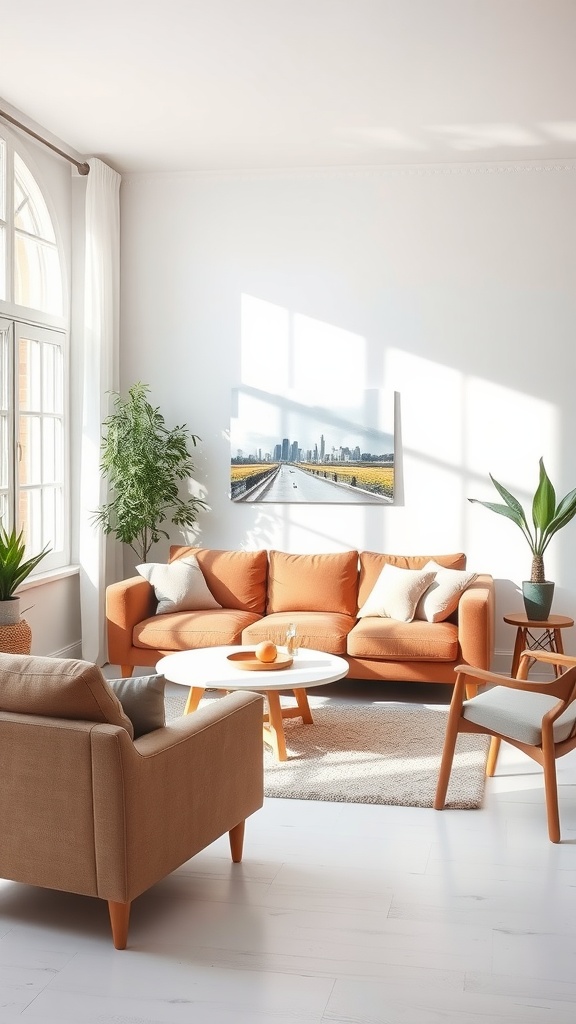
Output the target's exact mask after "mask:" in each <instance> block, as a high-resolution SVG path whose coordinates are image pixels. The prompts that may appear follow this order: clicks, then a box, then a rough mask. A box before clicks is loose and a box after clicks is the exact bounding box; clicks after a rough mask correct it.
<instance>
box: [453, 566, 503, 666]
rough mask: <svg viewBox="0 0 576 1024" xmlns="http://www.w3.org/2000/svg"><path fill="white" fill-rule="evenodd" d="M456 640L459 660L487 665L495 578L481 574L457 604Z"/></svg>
mask: <svg viewBox="0 0 576 1024" xmlns="http://www.w3.org/2000/svg"><path fill="white" fill-rule="evenodd" d="M458 643H459V645H460V651H461V656H462V661H463V662H465V663H466V664H467V665H476V666H478V667H479V668H482V669H488V668H490V665H491V662H492V657H493V655H494V580H493V578H492V576H489V575H480V576H478V577H477V578H476V579H475V580H474V582H473V583H472V584H471V585H470V586H469V587H468V588H467V590H465V591H464V593H463V594H462V596H461V598H460V601H459V603H458Z"/></svg>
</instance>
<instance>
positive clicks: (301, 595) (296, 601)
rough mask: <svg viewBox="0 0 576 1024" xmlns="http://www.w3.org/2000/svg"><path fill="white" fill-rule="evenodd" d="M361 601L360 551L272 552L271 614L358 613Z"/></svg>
mask: <svg viewBox="0 0 576 1024" xmlns="http://www.w3.org/2000/svg"><path fill="white" fill-rule="evenodd" d="M357 602H358V552H357V551H342V552H335V553H330V554H322V555H289V554H286V553H285V552H283V551H271V552H270V565H269V570H268V602H267V606H266V610H267V612H268V614H269V615H270V614H272V613H274V612H290V611H294V612H297V611H301V612H340V613H341V614H344V615H355V614H356V608H357Z"/></svg>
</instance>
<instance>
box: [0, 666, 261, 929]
mask: <svg viewBox="0 0 576 1024" xmlns="http://www.w3.org/2000/svg"><path fill="white" fill-rule="evenodd" d="M132 737H133V729H132V724H131V722H130V720H129V719H128V718H127V717H126V716H125V714H124V712H123V710H122V706H121V704H120V702H119V701H118V699H117V698H116V696H115V695H114V693H113V691H112V689H111V687H110V686H109V685H108V683H107V682H106V680H105V679H104V677H103V675H102V673H101V671H100V669H98V668H96V667H95V666H94V665H91V664H89V663H87V662H84V661H74V660H69V659H56V658H39V657H28V656H25V655H10V654H2V655H0V821H1V822H2V843H1V844H0V877H2V878H7V879H12V880H14V881H17V882H24V883H27V884H30V885H39V886H44V887H46V888H51V889H60V890H63V891H65V892H73V893H79V894H83V895H87V896H97V897H99V898H100V899H104V900H106V901H107V902H108V908H109V913H110V921H111V925H112V937H113V941H114V945H115V947H116V948H117V949H124V948H125V946H126V942H127V937H128V924H129V916H130V905H131V902H132V900H134V899H135V898H136V897H137V896H138V895H140V894H141V893H142V892H144V891H145V890H146V889H148V888H149V887H150V886H152V885H154V883H155V882H157V881H159V880H160V879H161V878H163V877H164V876H165V875H167V874H169V873H170V872H171V871H173V870H174V869H175V868H177V867H179V865H181V864H183V863H184V862H185V861H187V860H188V859H189V858H190V857H193V856H194V854H196V853H198V852H199V851H200V850H202V849H204V847H206V846H208V845H209V844H210V843H212V842H214V840H215V839H217V838H218V837H219V836H221V835H223V834H224V833H225V832H228V833H229V835H230V847H231V852H232V860H233V861H239V860H241V857H242V845H243V836H244V822H245V819H246V818H247V817H248V815H250V814H252V813H253V812H254V811H256V810H257V809H258V808H259V807H261V806H262V803H263V770H262V698H261V697H260V696H258V695H255V694H248V693H235V694H231V695H228V696H226V697H223V698H222V699H221V700H218V701H215V702H214V703H213V704H211V705H208V706H207V707H206V708H204V709H201V710H199V711H196V712H195V713H194V714H193V715H189V716H187V717H184V718H179V719H176V720H175V721H172V722H170V724H169V725H167V726H164V727H162V728H160V729H156V730H154V731H153V732H150V733H148V734H146V735H143V736H140V737H139V738H138V739H136V740H134V739H133V738H132Z"/></svg>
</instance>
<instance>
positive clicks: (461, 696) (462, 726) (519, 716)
mask: <svg viewBox="0 0 576 1024" xmlns="http://www.w3.org/2000/svg"><path fill="white" fill-rule="evenodd" d="M533 661H539V662H546V663H548V664H550V665H552V666H554V667H555V668H556V669H560V674H559V675H558V676H557V678H555V679H553V680H551V681H550V682H542V681H538V682H534V683H532V682H528V681H527V678H528V671H529V669H530V665H531V663H532V662H533ZM470 682H473V683H475V684H476V685H478V684H480V685H481V686H486V684H491V688H490V689H488V690H486V689H484V690H483V691H482V692H481V693H479V694H478V695H477V696H475V697H472V698H471V699H469V700H466V687H467V685H469V684H470ZM460 732H476V733H484V734H487V735H488V736H491V737H492V740H491V744H490V752H489V755H488V762H487V765H486V774H487V775H488V776H492V775H494V772H495V770H496V761H497V758H498V751H499V749H500V742H501V740H503V739H504V740H506V741H507V742H508V743H511V744H512V745H513V746H515V747H517V748H518V749H519V750H522V751H523V752H524V753H525V754H528V757H531V758H533V759H534V761H537V762H538V764H540V765H542V767H543V769H544V786H545V792H546V811H547V817H548V835H549V836H550V839H551V841H552V842H553V843H559V842H560V817H559V813H558V787H557V781H556V759H557V758H558V757H562V755H563V754H567V753H568V751H569V750H573V749H574V748H575V747H576V658H574V657H570V656H569V655H565V654H556V653H551V652H549V651H524V652H523V654H522V655H521V658H520V665H519V669H518V676H517V677H516V678H509V677H508V676H502V675H498V674H497V673H495V672H487V671H484V670H482V669H476V668H471V667H470V666H468V665H461V666H459V668H458V669H457V676H456V685H455V687H454V693H453V696H452V702H451V705H450V713H449V716H448V724H447V726H446V737H445V740H444V750H443V754H442V762H441V765H440V773H439V777H438V786H437V789H436V797H435V800H434V807H435V809H436V810H437V811H440V810H442V809H443V807H444V804H445V801H446V791H447V789H448V782H449V780H450V772H451V770H452V761H453V758H454V750H455V746H456V740H457V738H458V733H460Z"/></svg>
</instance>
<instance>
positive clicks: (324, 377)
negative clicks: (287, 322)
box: [292, 313, 374, 398]
mask: <svg viewBox="0 0 576 1024" xmlns="http://www.w3.org/2000/svg"><path fill="white" fill-rule="evenodd" d="M292 355H293V366H292V373H293V381H294V384H293V386H294V387H295V388H298V389H303V390H306V389H309V388H310V386H311V383H312V382H314V384H317V385H319V386H320V387H321V388H322V393H323V395H324V398H325V397H326V390H325V389H326V388H331V387H335V388H337V389H338V390H339V391H341V390H342V380H343V379H344V380H345V381H346V387H347V388H348V387H350V388H351V389H354V390H355V389H360V388H368V387H370V386H371V385H370V384H369V383H368V381H367V380H366V340H365V338H363V337H362V336H361V335H360V334H353V332H352V331H346V330H344V329H343V328H342V327H335V326H334V324H327V323H324V322H323V321H321V320H314V319H313V318H312V317H309V316H302V315H301V314H300V313H295V314H294V330H293V347H292ZM372 386H374V385H372Z"/></svg>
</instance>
